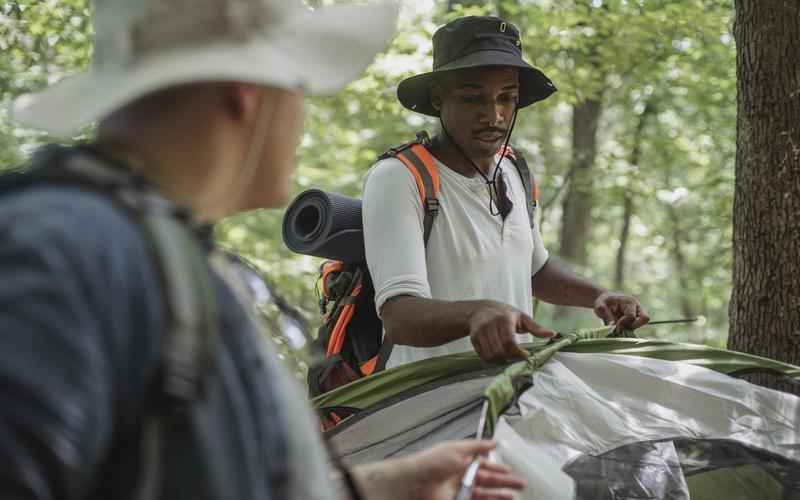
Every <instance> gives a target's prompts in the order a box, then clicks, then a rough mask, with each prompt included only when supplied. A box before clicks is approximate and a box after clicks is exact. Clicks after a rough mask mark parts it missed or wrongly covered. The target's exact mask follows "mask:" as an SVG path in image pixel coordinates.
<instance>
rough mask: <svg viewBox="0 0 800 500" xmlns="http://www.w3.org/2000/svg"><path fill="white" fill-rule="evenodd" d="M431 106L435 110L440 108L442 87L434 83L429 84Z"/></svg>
mask: <svg viewBox="0 0 800 500" xmlns="http://www.w3.org/2000/svg"><path fill="white" fill-rule="evenodd" d="M431 106H433V109H435V110H436V111H441V110H442V87H441V85H438V84H435V83H434V84H433V85H431Z"/></svg>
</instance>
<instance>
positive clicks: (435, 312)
mask: <svg viewBox="0 0 800 500" xmlns="http://www.w3.org/2000/svg"><path fill="white" fill-rule="evenodd" d="M483 302H485V301H480V300H464V301H447V300H434V299H425V298H421V297H412V296H408V295H402V296H398V297H393V298H391V299H389V300H388V301H387V302H386V304H384V305H383V308H382V310H381V316H382V318H383V324H384V328H385V329H386V335H387V336H388V337H389V338H390V339H391V341H392V342H394V343H395V344H401V345H410V346H414V347H433V346H437V345H442V344H446V343H447V342H451V341H453V340H456V339H460V338H462V337H466V336H467V335H469V333H470V327H469V321H470V318H471V315H472V313H473V312H474V311H475V310H476V309H477V308H478V307H479V306H480V305H481V304H482V303H483Z"/></svg>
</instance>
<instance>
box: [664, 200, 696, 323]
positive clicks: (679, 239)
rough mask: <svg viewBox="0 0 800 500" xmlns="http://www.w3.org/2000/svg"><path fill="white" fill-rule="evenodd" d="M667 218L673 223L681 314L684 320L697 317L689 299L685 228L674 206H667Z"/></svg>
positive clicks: (673, 248)
mask: <svg viewBox="0 0 800 500" xmlns="http://www.w3.org/2000/svg"><path fill="white" fill-rule="evenodd" d="M666 209H667V216H668V217H669V220H670V222H671V223H672V228H671V229H672V248H670V253H671V254H672V260H673V261H674V262H675V275H676V277H677V279H678V287H679V290H680V292H681V296H680V304H681V313H682V314H683V317H684V318H693V317H694V316H695V312H694V307H692V303H691V301H690V299H689V286H690V283H689V265H688V264H687V262H686V253H685V252H684V251H683V242H684V240H685V239H686V238H685V234H684V231H683V228H681V219H680V216H679V215H678V211H677V210H676V209H675V207H674V206H673V205H670V204H667V205H666Z"/></svg>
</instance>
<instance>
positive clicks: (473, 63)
mask: <svg viewBox="0 0 800 500" xmlns="http://www.w3.org/2000/svg"><path fill="white" fill-rule="evenodd" d="M483 66H513V67H515V68H519V104H518V107H519V108H524V107H525V106H529V105H531V104H533V103H535V102H538V101H541V100H543V99H547V98H548V97H549V96H550V95H551V94H552V93H553V92H555V91H556V86H555V84H553V82H552V81H551V80H550V79H549V78H547V76H545V74H544V73H542V72H541V71H539V70H538V69H536V68H534V67H533V66H531V65H530V64H528V63H526V62H525V61H522V60H521V59H520V58H519V56H518V55H515V54H512V53H509V52H506V51H503V50H481V51H477V52H473V53H471V54H467V55H465V56H464V57H461V58H459V59H456V60H455V61H451V62H449V63H447V64H445V65H442V66H440V67H439V68H437V69H436V70H435V71H430V72H428V73H422V74H419V75H414V76H412V77H409V78H406V79H405V80H403V81H401V82H400V84H399V85H398V86H397V98H398V99H399V100H400V103H401V104H402V105H403V106H405V107H406V108H408V109H410V110H412V111H416V112H417V113H422V114H423V115H428V116H434V117H438V116H439V111H437V110H436V109H435V108H434V107H433V105H432V104H431V84H432V83H433V82H434V80H435V79H436V78H437V77H438V76H439V75H441V74H443V73H449V72H453V71H456V70H461V69H467V68H478V67H483Z"/></svg>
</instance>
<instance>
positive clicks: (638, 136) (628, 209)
mask: <svg viewBox="0 0 800 500" xmlns="http://www.w3.org/2000/svg"><path fill="white" fill-rule="evenodd" d="M651 114H653V105H652V101H647V102H646V103H645V105H644V110H643V111H642V114H641V115H640V117H639V123H637V124H636V131H635V132H634V135H633V147H632V148H631V156H630V160H629V161H630V164H631V165H632V166H633V167H634V168H635V170H634V172H633V173H632V174H631V177H634V178H635V177H636V175H637V174H636V173H637V172H638V171H639V161H640V160H641V158H642V141H644V127H645V125H646V124H647V117H648V116H650V115H651ZM634 188H635V187H634V186H631V184H629V185H628V186H627V188H626V189H625V194H624V195H623V213H622V229H620V234H619V248H618V249H617V266H616V272H615V273H614V288H615V289H617V290H622V289H623V286H624V285H625V260H626V257H627V251H628V238H629V237H630V232H631V219H632V218H633V211H634V204H633V194H634V192H633V191H634Z"/></svg>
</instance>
